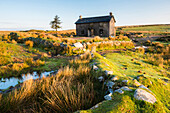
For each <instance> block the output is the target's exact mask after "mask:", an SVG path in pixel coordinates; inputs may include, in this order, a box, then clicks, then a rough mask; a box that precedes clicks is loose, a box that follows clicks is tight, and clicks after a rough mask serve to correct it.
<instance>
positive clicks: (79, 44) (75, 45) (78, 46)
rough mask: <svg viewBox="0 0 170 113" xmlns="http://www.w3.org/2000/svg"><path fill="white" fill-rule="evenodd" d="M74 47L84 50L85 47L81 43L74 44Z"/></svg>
mask: <svg viewBox="0 0 170 113" xmlns="http://www.w3.org/2000/svg"><path fill="white" fill-rule="evenodd" d="M73 46H74V47H76V48H83V45H82V44H81V43H80V42H77V43H74V44H73Z"/></svg>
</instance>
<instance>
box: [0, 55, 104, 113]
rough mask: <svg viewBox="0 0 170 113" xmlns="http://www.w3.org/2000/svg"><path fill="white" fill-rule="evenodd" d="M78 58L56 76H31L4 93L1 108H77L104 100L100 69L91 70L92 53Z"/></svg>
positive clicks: (60, 110)
mask: <svg viewBox="0 0 170 113" xmlns="http://www.w3.org/2000/svg"><path fill="white" fill-rule="evenodd" d="M77 59H78V58H77ZM77 59H74V60H71V61H69V62H70V65H68V66H66V67H63V68H61V69H60V70H59V71H58V73H57V74H56V75H55V76H51V77H47V78H42V79H41V80H36V81H34V80H32V79H31V80H28V81H26V82H24V83H23V84H22V85H21V88H20V89H18V90H15V91H13V92H11V93H9V94H6V95H0V104H1V106H0V111H1V112H60V113H61V112H74V111H77V110H81V109H87V108H90V107H91V106H93V105H95V104H96V103H97V102H99V101H101V100H102V99H103V91H102V90H101V87H102V84H99V83H98V81H97V80H96V78H95V75H96V74H99V73H96V72H94V71H92V70H91V67H90V66H89V64H88V63H89V62H90V59H89V57H88V54H87V55H85V56H84V58H82V59H78V61H77ZM87 61H88V63H85V62H87ZM29 62H31V63H32V61H29Z"/></svg>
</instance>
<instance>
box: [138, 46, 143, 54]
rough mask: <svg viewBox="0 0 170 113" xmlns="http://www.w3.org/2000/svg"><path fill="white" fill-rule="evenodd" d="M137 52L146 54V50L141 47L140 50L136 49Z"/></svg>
mask: <svg viewBox="0 0 170 113" xmlns="http://www.w3.org/2000/svg"><path fill="white" fill-rule="evenodd" d="M136 52H138V53H142V54H144V53H145V49H144V48H143V47H140V48H137V49H136Z"/></svg>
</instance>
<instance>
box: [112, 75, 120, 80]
mask: <svg viewBox="0 0 170 113" xmlns="http://www.w3.org/2000/svg"><path fill="white" fill-rule="evenodd" d="M118 79H119V77H118V76H115V77H112V78H111V80H113V81H116V80H118Z"/></svg>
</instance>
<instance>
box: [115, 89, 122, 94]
mask: <svg viewBox="0 0 170 113" xmlns="http://www.w3.org/2000/svg"><path fill="white" fill-rule="evenodd" d="M114 92H117V93H119V94H123V93H124V91H122V90H121V89H117V90H115V91H114Z"/></svg>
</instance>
